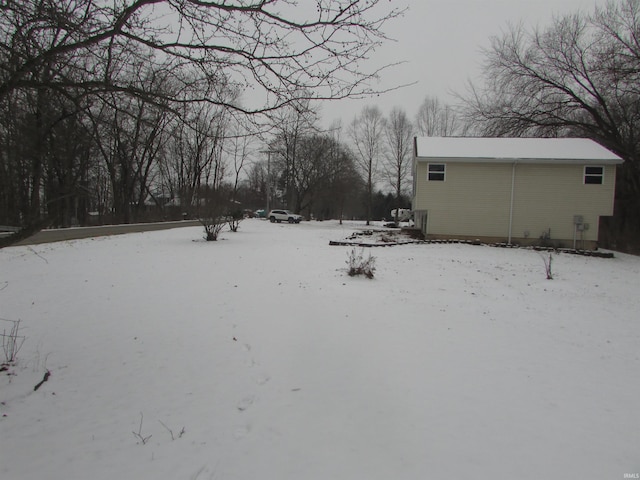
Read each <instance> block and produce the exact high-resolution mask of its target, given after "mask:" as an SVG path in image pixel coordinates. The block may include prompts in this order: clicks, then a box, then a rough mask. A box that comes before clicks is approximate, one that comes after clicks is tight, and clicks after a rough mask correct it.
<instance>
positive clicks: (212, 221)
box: [199, 217, 227, 242]
mask: <svg viewBox="0 0 640 480" xmlns="http://www.w3.org/2000/svg"><path fill="white" fill-rule="evenodd" d="M199 221H200V223H201V224H202V226H203V227H204V239H205V240H206V241H207V242H215V241H216V240H218V235H220V232H221V231H222V229H223V228H224V226H225V225H226V224H227V221H226V219H224V218H220V217H211V218H200V219H199Z"/></svg>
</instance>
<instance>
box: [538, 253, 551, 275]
mask: <svg viewBox="0 0 640 480" xmlns="http://www.w3.org/2000/svg"><path fill="white" fill-rule="evenodd" d="M540 256H541V257H542V261H543V262H544V269H545V272H546V274H547V280H553V273H552V272H551V262H552V260H553V257H552V255H551V253H549V257H548V258H547V257H545V256H544V255H540Z"/></svg>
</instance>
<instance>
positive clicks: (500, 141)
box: [416, 137, 622, 164]
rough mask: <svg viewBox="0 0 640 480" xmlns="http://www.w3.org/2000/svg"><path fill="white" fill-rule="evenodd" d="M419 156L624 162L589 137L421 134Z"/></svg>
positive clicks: (539, 161) (418, 148)
mask: <svg viewBox="0 0 640 480" xmlns="http://www.w3.org/2000/svg"><path fill="white" fill-rule="evenodd" d="M416 156H417V157H419V158H420V159H427V158H429V159H433V158H436V159H448V160H451V159H466V161H469V159H473V160H474V161H478V160H482V159H485V160H486V159H489V160H494V161H495V160H503V161H513V160H518V161H523V162H524V161H527V160H528V161H535V162H537V163H543V162H545V161H553V162H554V163H558V162H559V161H576V162H584V161H598V162H601V163H605V164H618V163H622V159H621V158H620V157H619V156H618V155H615V154H614V153H612V152H610V151H609V150H607V149H606V148H604V147H603V146H601V145H599V144H597V143H596V142H594V141H593V140H589V139H586V138H477V137H465V138H462V137H418V138H416Z"/></svg>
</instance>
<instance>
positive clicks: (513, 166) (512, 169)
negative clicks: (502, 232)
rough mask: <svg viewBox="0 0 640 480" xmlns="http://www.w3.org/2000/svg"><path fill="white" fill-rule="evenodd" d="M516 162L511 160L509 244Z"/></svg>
mask: <svg viewBox="0 0 640 480" xmlns="http://www.w3.org/2000/svg"><path fill="white" fill-rule="evenodd" d="M517 163H518V162H517V161H516V162H513V164H512V167H511V199H510V201H509V240H508V242H507V243H508V244H509V245H511V233H512V232H511V230H512V228H513V201H514V197H515V189H516V164H517Z"/></svg>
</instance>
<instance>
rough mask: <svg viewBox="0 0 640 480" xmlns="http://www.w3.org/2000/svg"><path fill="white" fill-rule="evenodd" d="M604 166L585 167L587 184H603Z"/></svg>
mask: <svg viewBox="0 0 640 480" xmlns="http://www.w3.org/2000/svg"><path fill="white" fill-rule="evenodd" d="M603 180H604V167H584V183H585V185H602V181H603Z"/></svg>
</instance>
